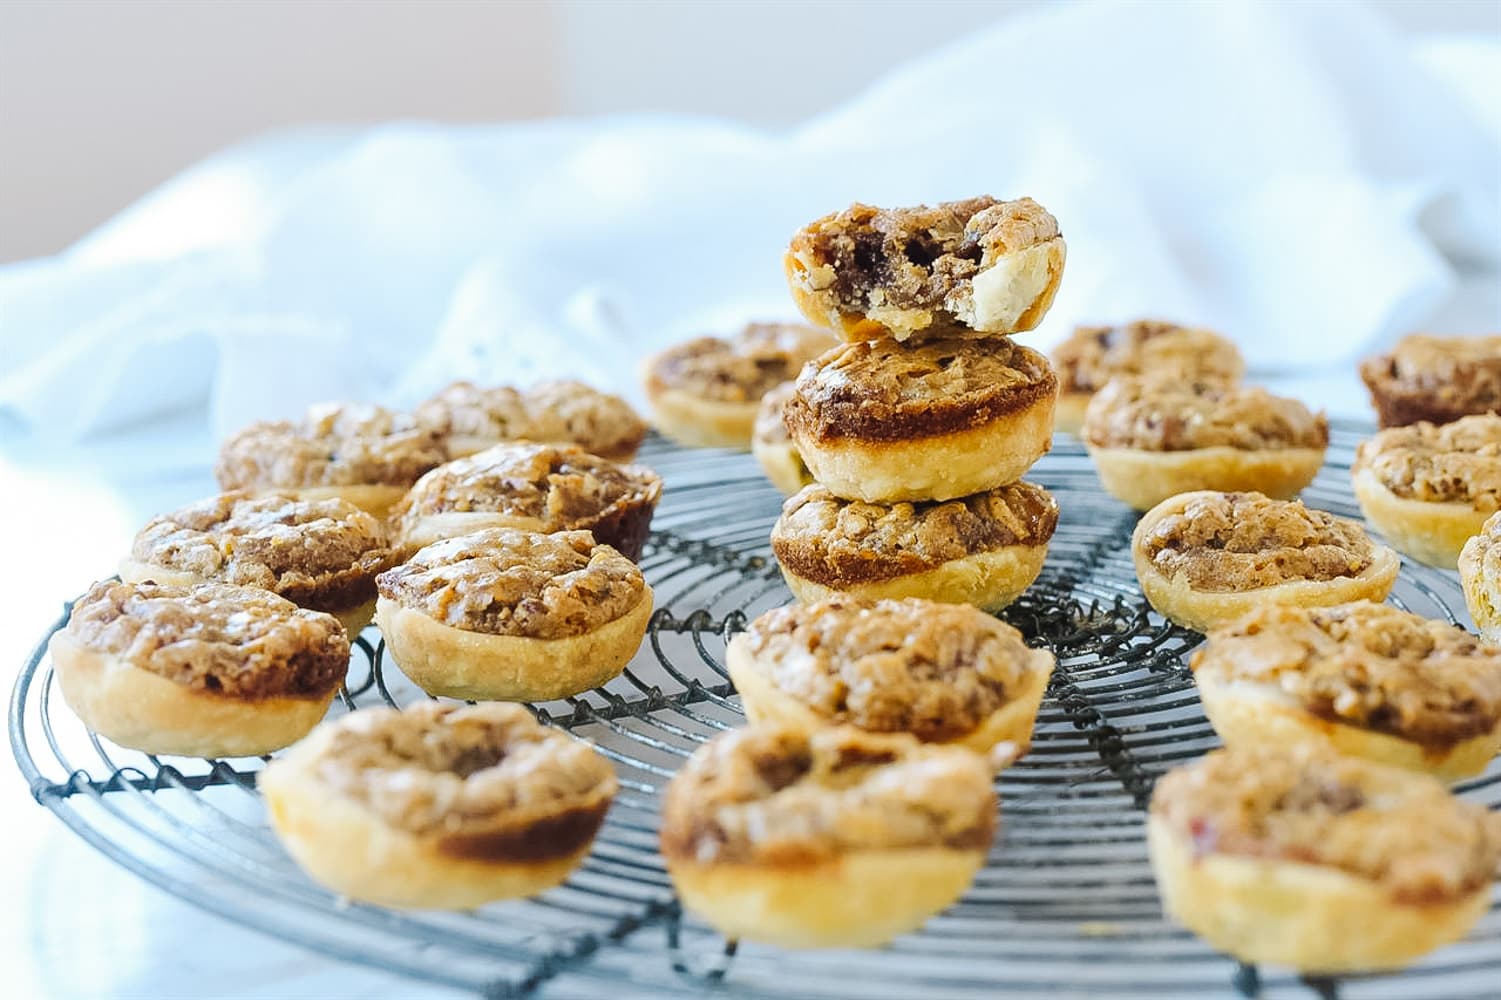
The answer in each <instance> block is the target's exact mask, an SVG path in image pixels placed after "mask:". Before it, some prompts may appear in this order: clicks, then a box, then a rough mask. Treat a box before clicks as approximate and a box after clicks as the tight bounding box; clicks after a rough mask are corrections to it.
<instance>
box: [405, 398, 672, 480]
mask: <svg viewBox="0 0 1501 1000" xmlns="http://www.w3.org/2000/svg"><path fill="white" fill-rule="evenodd" d="M412 415H413V416H414V417H415V418H416V421H417V423H418V425H419V426H421V427H425V428H428V429H430V430H432V431H433V432H435V433H436V434H438V435H439V436H440V437H442V438H443V440H444V442H445V443H446V445H447V447H448V453H449V455H450V456H451V457H453V458H466V457H468V456H470V455H473V454H474V453H475V452H480V451H484V450H485V449H486V448H489V447H491V446H492V445H497V444H500V443H501V442H502V441H520V440H526V441H540V442H542V443H544V444H576V445H578V446H579V447H580V448H583V449H584V450H585V451H587V452H588V453H589V454H591V455H598V456H600V457H601V458H608V459H609V460H610V461H612V462H629V461H630V460H631V459H632V458H633V457H635V454H636V449H637V448H639V447H640V446H641V440H642V438H644V437H646V423H645V422H644V421H643V420H642V419H641V418H640V417H639V416H637V415H636V411H635V410H633V409H631V405H630V404H629V403H627V402H626V401H625V400H623V399H621V398H620V397H619V396H612V395H610V394H609V393H606V392H600V391H599V390H598V389H595V388H593V387H592V386H589V385H585V384H584V383H583V382H577V381H574V380H572V379H560V380H556V381H549V382H538V383H536V384H535V385H532V386H530V387H528V388H526V389H516V388H513V387H512V386H495V387H492V388H488V389H487V388H482V387H480V386H477V385H475V384H474V383H472V382H454V383H452V384H450V385H448V386H446V387H445V388H443V389H442V390H440V391H439V392H437V393H436V394H434V395H433V397H432V398H431V399H428V400H426V401H425V402H423V403H420V404H419V405H418V406H417V408H416V409H415V410H414V411H413V413H412Z"/></svg>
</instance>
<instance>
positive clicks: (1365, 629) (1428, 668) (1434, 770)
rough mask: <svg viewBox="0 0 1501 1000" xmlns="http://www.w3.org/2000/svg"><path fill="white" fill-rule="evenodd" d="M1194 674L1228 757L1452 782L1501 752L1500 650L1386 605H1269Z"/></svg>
mask: <svg viewBox="0 0 1501 1000" xmlns="http://www.w3.org/2000/svg"><path fill="white" fill-rule="evenodd" d="M1192 667H1193V671H1194V680H1195V682H1196V683H1197V684H1198V688H1199V696H1200V699H1201V700H1202V701H1203V703H1204V712H1205V714H1206V715H1208V716H1209V720H1210V722H1212V723H1213V724H1214V727H1215V731H1216V732H1218V733H1219V735H1220V738H1221V739H1222V740H1224V741H1225V744H1226V745H1227V746H1231V747H1235V746H1255V745H1257V744H1265V745H1272V746H1292V745H1295V744H1298V743H1313V744H1318V745H1323V746H1327V747H1329V748H1330V749H1332V750H1335V751H1337V752H1339V753H1342V754H1345V755H1348V756H1354V757H1363V758H1365V759H1366V760H1373V761H1376V762H1377V763H1382V764H1391V765H1394V766H1397V767H1403V768H1407V769H1408V770H1413V771H1423V772H1426V773H1429V774H1432V775H1434V776H1435V777H1439V778H1444V779H1447V780H1450V781H1455V780H1458V779H1460V778H1466V777H1472V776H1474V775H1477V774H1479V773H1480V772H1482V771H1483V770H1485V767H1486V765H1487V764H1489V763H1490V761H1491V759H1492V758H1493V757H1494V756H1495V755H1496V752H1497V750H1498V749H1501V649H1489V648H1486V647H1484V646H1481V645H1480V644H1479V643H1478V642H1477V641H1476V640H1475V638H1474V636H1472V635H1470V634H1469V633H1468V632H1465V631H1463V630H1462V629H1458V628H1454V627H1453V626H1450V625H1446V624H1443V623H1441V622H1435V621H1429V620H1428V619H1424V618H1421V617H1419V616H1417V615H1414V614H1410V613H1408V612H1405V611H1399V610H1397V609H1396V608H1391V607H1387V606H1385V605H1380V604H1371V603H1369V602H1364V601H1362V602H1357V603H1354V604H1346V605H1339V606H1336V607H1331V608H1319V609H1305V608H1297V607H1293V606H1291V605H1264V606H1262V607H1261V608H1258V609H1257V610H1255V611H1252V612H1251V613H1249V614H1248V615H1246V616H1244V617H1242V618H1239V619H1236V620H1235V621H1233V622H1231V623H1229V624H1227V625H1225V626H1222V627H1220V628H1217V629H1215V630H1214V631H1213V632H1211V633H1210V634H1209V641H1208V643H1206V644H1205V645H1204V646H1202V647H1201V648H1200V649H1199V651H1198V652H1197V653H1195V654H1194V657H1193V661H1192Z"/></svg>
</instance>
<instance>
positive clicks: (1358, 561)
mask: <svg viewBox="0 0 1501 1000" xmlns="http://www.w3.org/2000/svg"><path fill="white" fill-rule="evenodd" d="M1142 550H1143V553H1144V554H1145V555H1146V557H1147V558H1148V559H1150V560H1151V562H1152V565H1153V566H1154V567H1156V569H1157V570H1158V572H1160V573H1162V575H1163V576H1165V577H1167V578H1168V579H1172V578H1174V577H1176V576H1179V575H1180V574H1181V575H1183V576H1186V577H1187V579H1188V583H1189V585H1190V586H1192V587H1193V588H1194V589H1195V590H1211V591H1230V592H1240V591H1246V590H1255V589H1257V588H1260V587H1271V586H1275V585H1276V584H1279V583H1287V582H1289V581H1294V580H1334V579H1338V578H1340V577H1348V576H1358V575H1359V574H1360V573H1362V572H1364V571H1365V570H1366V569H1367V568H1368V567H1369V566H1370V565H1371V563H1372V561H1373V560H1374V559H1375V555H1376V547H1375V545H1374V544H1373V543H1372V542H1371V540H1370V538H1369V537H1368V536H1367V535H1366V533H1365V531H1364V530H1363V529H1362V528H1361V527H1360V525H1359V524H1358V523H1356V522H1355V521H1350V520H1346V519H1345V518H1341V517H1335V516H1334V515H1333V514H1329V513H1327V512H1325V511H1322V510H1313V509H1311V508H1308V507H1305V506H1303V501H1301V500H1272V499H1270V498H1269V497H1266V496H1263V495H1262V494H1260V493H1213V492H1207V491H1206V492H1202V493H1195V494H1193V495H1192V496H1191V498H1190V499H1188V501H1187V502H1186V503H1185V504H1184V505H1183V509H1182V510H1181V511H1178V512H1176V513H1173V514H1169V515H1167V516H1166V517H1164V518H1163V519H1162V520H1160V521H1158V522H1157V523H1156V524H1155V525H1153V526H1152V527H1151V528H1150V529H1149V530H1148V531H1147V532H1146V533H1145V534H1144V535H1143V536H1142Z"/></svg>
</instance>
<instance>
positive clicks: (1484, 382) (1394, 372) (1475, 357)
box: [1360, 334, 1501, 427]
mask: <svg viewBox="0 0 1501 1000" xmlns="http://www.w3.org/2000/svg"><path fill="white" fill-rule="evenodd" d="M1360 377H1361V379H1362V380H1364V382H1365V384H1366V386H1367V388H1369V389H1370V390H1371V395H1372V397H1373V398H1374V399H1375V400H1376V404H1377V406H1378V408H1379V409H1380V410H1381V416H1382V426H1387V427H1391V426H1402V425H1405V424H1410V423H1414V422H1416V421H1417V420H1431V421H1433V422H1434V423H1447V422H1448V421H1451V420H1457V419H1459V418H1460V417H1463V416H1466V415H1468V414H1472V413H1486V412H1490V413H1501V334H1495V335H1490V336H1480V337H1435V336H1432V335H1429V334H1413V335H1412V336H1409V337H1403V338H1402V339H1401V340H1400V341H1398V342H1397V345H1396V346H1395V347H1394V348H1392V350H1391V351H1390V352H1389V353H1387V354H1378V355H1376V356H1375V357H1370V358H1367V359H1366V360H1365V361H1364V362H1362V363H1361V366H1360Z"/></svg>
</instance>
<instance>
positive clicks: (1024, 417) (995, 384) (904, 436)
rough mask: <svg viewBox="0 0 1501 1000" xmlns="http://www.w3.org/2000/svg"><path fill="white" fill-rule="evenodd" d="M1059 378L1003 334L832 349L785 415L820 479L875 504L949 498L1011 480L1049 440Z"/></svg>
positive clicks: (811, 368) (801, 383)
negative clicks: (987, 337)
mask: <svg viewBox="0 0 1501 1000" xmlns="http://www.w3.org/2000/svg"><path fill="white" fill-rule="evenodd" d="M1056 393H1057V380H1056V379H1055V378H1054V377H1053V372H1052V369H1050V368H1049V367H1048V363H1047V359H1046V358H1044V357H1043V356H1042V355H1041V354H1038V353H1037V352H1036V351H1033V350H1030V349H1028V348H1025V347H1021V346H1019V345H1016V344H1014V343H1012V342H1011V341H1010V340H1007V339H1005V338H990V339H986V340H972V339H964V338H958V337H940V338H934V339H926V340H924V341H922V342H921V343H917V344H909V345H900V344H897V343H896V342H895V341H891V340H884V341H877V342H875V343H860V344H851V345H846V346H844V347H840V348H836V349H835V350H833V351H830V352H829V353H827V354H825V355H823V356H822V357H820V358H818V359H817V360H816V361H814V362H812V363H811V364H809V365H808V366H807V367H806V368H805V369H804V370H803V374H802V375H800V376H799V377H798V380H797V383H796V386H795V389H794V394H793V396H792V398H791V399H790V400H788V402H787V404H786V406H785V408H784V410H783V415H784V419H785V420H786V424H787V430H788V432H789V433H790V434H791V436H792V440H793V443H794V444H795V445H796V446H797V449H798V452H799V453H800V454H801V455H802V457H803V461H804V462H806V463H807V465H808V469H809V470H810V471H811V472H812V474H813V478H814V479H815V480H817V481H818V482H820V483H822V484H823V485H824V486H827V487H828V488H829V489H830V490H831V491H833V492H834V493H835V494H836V495H838V496H843V497H850V498H854V499H860V500H866V501H870V502H884V501H900V500H949V499H952V498H954V497H961V496H967V495H969V494H971V493H980V492H983V491H985V490H989V489H992V488H994V487H996V486H1000V485H1003V484H1005V483H1010V482H1015V481H1016V480H1017V479H1020V478H1021V476H1022V474H1023V473H1025V472H1026V471H1027V469H1029V468H1031V467H1032V465H1033V464H1034V463H1036V461H1037V460H1038V459H1039V458H1041V457H1042V456H1043V455H1044V454H1046V453H1047V451H1048V449H1049V448H1051V447H1052V439H1053V403H1054V400H1055V397H1056Z"/></svg>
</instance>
